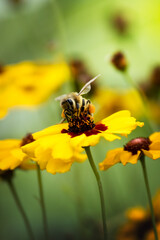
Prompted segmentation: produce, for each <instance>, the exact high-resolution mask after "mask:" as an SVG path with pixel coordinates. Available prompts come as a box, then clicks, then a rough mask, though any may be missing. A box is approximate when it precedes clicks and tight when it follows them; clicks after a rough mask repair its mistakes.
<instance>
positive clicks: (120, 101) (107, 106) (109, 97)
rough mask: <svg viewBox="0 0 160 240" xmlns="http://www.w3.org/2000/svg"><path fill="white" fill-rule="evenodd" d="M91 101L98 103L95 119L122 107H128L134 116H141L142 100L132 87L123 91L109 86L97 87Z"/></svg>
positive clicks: (142, 110)
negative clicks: (105, 87)
mask: <svg viewBox="0 0 160 240" xmlns="http://www.w3.org/2000/svg"><path fill="white" fill-rule="evenodd" d="M104 99H105V101H104ZM133 99H134V100H133ZM93 102H96V104H99V109H98V111H97V114H96V115H95V118H96V119H98V118H101V119H103V118H104V117H105V116H109V115H111V114H113V113H115V112H117V111H120V110H123V109H128V110H129V111H130V112H131V114H132V115H133V116H136V117H140V116H142V115H143V112H144V107H143V102H142V100H141V98H140V96H139V93H138V92H137V91H136V90H134V89H129V90H123V91H118V90H115V89H110V88H108V89H99V90H97V92H96V95H95V96H94V99H93Z"/></svg>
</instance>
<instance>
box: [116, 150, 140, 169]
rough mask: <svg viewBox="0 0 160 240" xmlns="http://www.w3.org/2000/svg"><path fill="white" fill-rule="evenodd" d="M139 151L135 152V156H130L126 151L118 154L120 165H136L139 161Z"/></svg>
mask: <svg viewBox="0 0 160 240" xmlns="http://www.w3.org/2000/svg"><path fill="white" fill-rule="evenodd" d="M140 153H141V152H140V151H138V152H137V154H134V155H132V153H131V152H128V151H123V152H121V153H120V161H121V163H122V164H123V165H124V166H125V165H126V164H127V163H132V164H136V163H137V161H138V159H139V155H140Z"/></svg>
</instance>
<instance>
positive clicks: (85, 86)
mask: <svg viewBox="0 0 160 240" xmlns="http://www.w3.org/2000/svg"><path fill="white" fill-rule="evenodd" d="M100 76H101V74H98V75H97V76H96V77H94V78H92V79H91V80H90V81H88V82H87V83H86V84H85V85H84V87H83V88H82V89H81V91H80V92H79V93H78V95H81V94H82V92H83V91H84V89H86V88H87V87H89V86H90V84H91V83H92V82H94V81H95V80H96V79H97V78H98V77H100Z"/></svg>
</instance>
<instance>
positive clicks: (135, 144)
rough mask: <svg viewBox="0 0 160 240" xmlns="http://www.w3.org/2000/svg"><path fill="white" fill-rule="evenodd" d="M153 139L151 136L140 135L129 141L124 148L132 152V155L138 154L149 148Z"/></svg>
mask: <svg viewBox="0 0 160 240" xmlns="http://www.w3.org/2000/svg"><path fill="white" fill-rule="evenodd" d="M150 144H151V141H150V139H149V138H144V137H138V138H135V139H132V140H131V141H129V142H128V143H127V144H126V145H125V146H124V150H125V151H128V152H131V153H132V155H135V154H137V152H138V151H142V149H144V150H149V145H150Z"/></svg>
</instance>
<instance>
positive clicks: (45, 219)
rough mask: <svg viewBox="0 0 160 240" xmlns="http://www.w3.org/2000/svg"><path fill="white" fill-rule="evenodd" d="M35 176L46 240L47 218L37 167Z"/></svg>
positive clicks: (38, 168)
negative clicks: (36, 177)
mask: <svg viewBox="0 0 160 240" xmlns="http://www.w3.org/2000/svg"><path fill="white" fill-rule="evenodd" d="M37 176H38V184H39V195H40V204H41V209H42V216H43V227H44V234H45V239H46V240H48V239H49V238H48V224H47V216H46V209H45V203H44V194H43V186H42V176H41V171H40V167H39V166H38V165H37Z"/></svg>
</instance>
